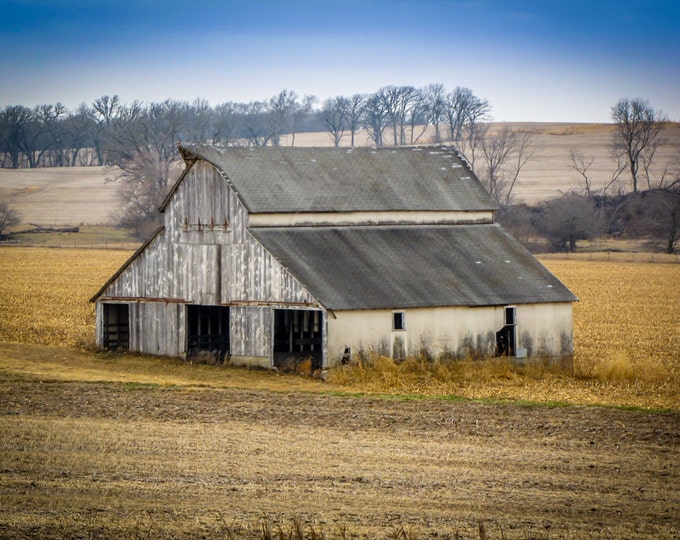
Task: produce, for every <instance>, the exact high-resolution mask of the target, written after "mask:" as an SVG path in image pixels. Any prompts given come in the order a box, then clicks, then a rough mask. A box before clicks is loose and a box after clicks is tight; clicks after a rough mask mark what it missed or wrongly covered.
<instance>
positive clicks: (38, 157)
mask: <svg viewBox="0 0 680 540" xmlns="http://www.w3.org/2000/svg"><path fill="white" fill-rule="evenodd" d="M314 101H315V99H314V98H313V97H309V96H305V97H303V98H302V99H300V98H299V97H298V96H297V95H296V94H295V93H294V92H290V91H288V90H284V91H282V92H280V93H279V94H277V95H276V96H273V97H272V98H271V99H269V100H266V101H255V102H250V103H231V102H230V103H223V104H221V105H217V106H215V107H211V106H210V105H209V104H208V103H207V102H206V101H205V100H201V99H197V100H195V101H194V102H192V103H188V102H182V101H175V100H166V101H164V102H162V103H148V104H144V103H141V102H139V101H134V102H132V103H127V104H126V103H122V102H121V100H120V99H119V98H118V96H113V97H110V96H102V97H100V98H99V99H97V100H95V101H94V102H93V103H92V104H91V105H87V104H82V105H80V106H79V107H78V108H77V109H76V110H74V111H69V110H68V109H67V108H66V107H64V106H63V105H62V104H61V103H57V104H56V105H38V106H36V107H34V108H29V107H25V106H23V105H10V106H6V107H4V108H2V109H0V167H9V168H20V167H30V168H33V167H68V166H77V165H79V166H88V165H109V164H118V163H117V159H116V158H117V157H118V154H119V152H120V150H121V148H122V147H124V146H127V148H126V149H125V152H128V153H129V152H133V151H135V149H136V147H137V143H139V142H142V143H143V144H144V145H145V146H154V145H156V144H158V143H159V142H160V143H165V140H166V139H168V138H170V140H171V141H172V145H174V144H175V143H176V142H177V141H178V140H185V141H188V140H190V141H207V142H212V143H216V142H222V143H224V144H243V145H253V146H262V145H267V144H272V145H278V144H279V143H280V139H281V136H282V135H283V134H284V133H286V134H293V137H294V135H295V133H296V131H297V130H298V129H300V128H303V129H305V124H306V123H309V122H310V121H315V120H316V119H315V117H314V116H313V114H312V113H313V111H312V105H313V103H314ZM317 125H318V122H317ZM158 150H159V151H160V152H161V153H162V152H163V149H162V148H160V147H159V148H158Z"/></svg>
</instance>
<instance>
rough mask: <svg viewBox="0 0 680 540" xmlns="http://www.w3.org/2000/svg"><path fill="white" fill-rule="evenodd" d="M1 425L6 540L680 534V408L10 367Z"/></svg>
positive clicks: (0, 502)
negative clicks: (58, 373) (383, 394)
mask: <svg viewBox="0 0 680 540" xmlns="http://www.w3.org/2000/svg"><path fill="white" fill-rule="evenodd" d="M0 375H1V374H0ZM0 433H2V437H0V537H3V538H34V537H36V538H37V537H49V538H121V537H122V538H139V537H144V538H157V537H158V538H160V537H163V538H195V537H201V538H266V537H267V533H270V534H271V535H272V536H270V537H274V538H301V537H302V536H299V535H298V536H288V535H293V532H294V531H297V532H298V533H300V532H302V534H303V535H304V538H404V539H414V538H507V539H512V538H522V539H526V538H551V539H553V538H617V539H624V538H631V539H632V538H636V539H637V538H668V539H670V538H678V537H679V536H680V525H679V524H680V469H678V466H677V465H678V463H680V413H678V412H655V413H650V412H646V411H638V410H622V409H614V408H604V407H577V406H569V407H556V408H551V407H547V406H524V405H520V404H506V403H491V402H487V403H484V402H474V401H445V400H437V399H422V400H399V399H396V398H380V397H367V396H349V395H331V394H319V393H301V392H272V391H266V390H252V389H237V388H224V389H208V388H196V387H181V386H175V387H172V386H171V387H163V386H155V385H140V384H122V383H96V382H94V383H93V382H89V383H84V382H59V381H53V382H50V383H42V382H40V381H38V380H34V379H31V378H29V377H26V378H22V377H16V376H10V375H9V374H8V373H7V374H5V375H2V376H0ZM280 534H281V535H283V536H281V535H280Z"/></svg>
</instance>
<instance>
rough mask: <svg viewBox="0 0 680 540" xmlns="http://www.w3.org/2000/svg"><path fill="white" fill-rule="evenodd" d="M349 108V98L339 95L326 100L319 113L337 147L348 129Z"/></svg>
mask: <svg viewBox="0 0 680 540" xmlns="http://www.w3.org/2000/svg"><path fill="white" fill-rule="evenodd" d="M348 109H349V99H347V98H346V97H342V96H339V97H335V98H331V99H327V100H326V101H324V102H323V106H322V108H321V110H320V111H319V113H318V114H319V118H321V121H322V122H323V125H324V126H326V130H327V131H328V132H329V133H330V135H331V138H332V139H333V145H334V146H335V147H336V148H337V147H338V146H340V140H341V139H342V136H343V135H344V134H345V130H346V129H347V115H348Z"/></svg>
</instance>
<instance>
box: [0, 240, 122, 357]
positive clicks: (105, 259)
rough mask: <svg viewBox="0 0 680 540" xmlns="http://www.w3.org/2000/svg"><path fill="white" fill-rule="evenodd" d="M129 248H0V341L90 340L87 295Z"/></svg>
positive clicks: (91, 308)
mask: <svg viewBox="0 0 680 540" xmlns="http://www.w3.org/2000/svg"><path fill="white" fill-rule="evenodd" d="M130 254H131V253H130V252H129V251H116V250H82V249H59V250H57V249H47V248H0V341H9V342H20V343H41V344H46V345H66V346H74V345H76V344H78V343H85V342H92V341H93V340H94V305H93V304H91V303H90V302H89V299H90V298H91V297H92V296H93V295H94V294H95V293H96V292H97V291H98V290H99V288H100V287H101V286H102V285H103V284H104V283H105V281H106V280H107V279H108V278H109V277H110V276H111V275H112V274H113V273H114V272H115V271H116V269H117V268H118V267H120V265H121V264H123V262H124V261H125V260H126V259H127V258H128V257H129V256H130Z"/></svg>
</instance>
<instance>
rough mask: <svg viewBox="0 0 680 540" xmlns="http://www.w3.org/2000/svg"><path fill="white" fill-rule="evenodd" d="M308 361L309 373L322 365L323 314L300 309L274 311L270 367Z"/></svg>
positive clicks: (287, 365)
mask: <svg viewBox="0 0 680 540" xmlns="http://www.w3.org/2000/svg"><path fill="white" fill-rule="evenodd" d="M307 358H310V359H311V360H312V369H315V370H316V369H321V367H322V364H323V312H321V311H318V310H302V309H275V310H274V365H275V366H276V367H279V368H281V367H284V368H285V367H290V366H289V364H291V363H296V362H300V361H302V360H306V359H307Z"/></svg>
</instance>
